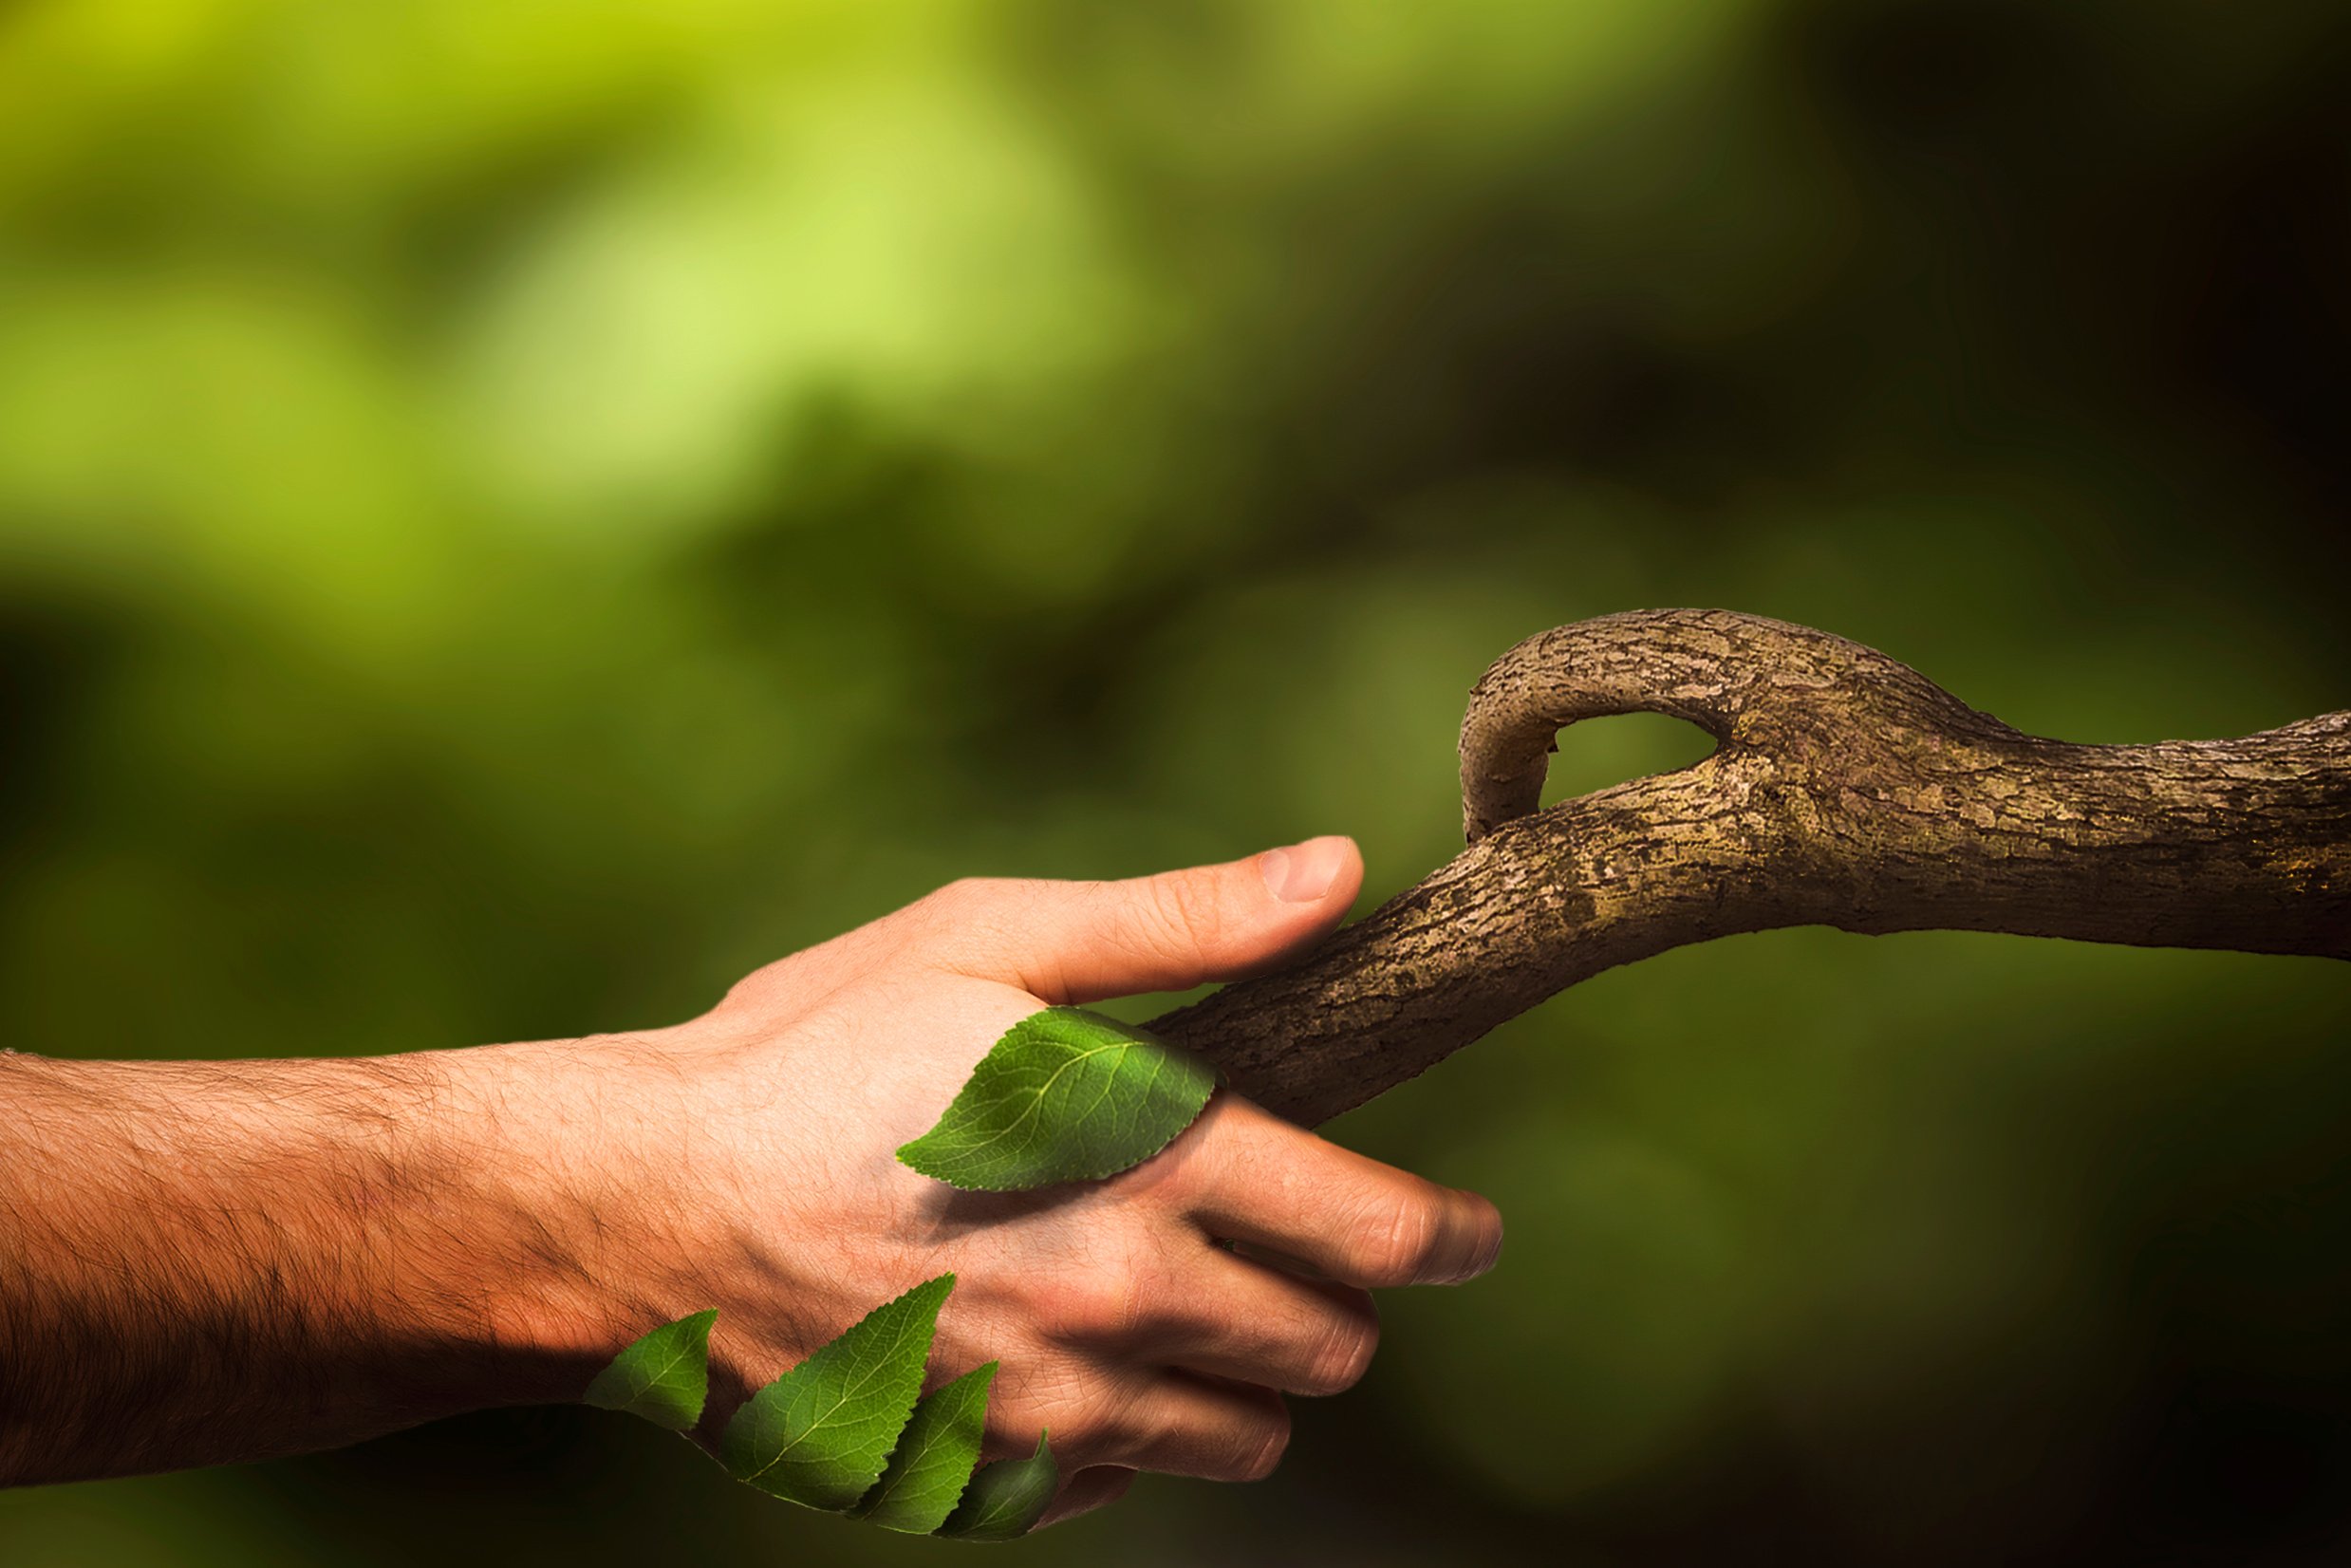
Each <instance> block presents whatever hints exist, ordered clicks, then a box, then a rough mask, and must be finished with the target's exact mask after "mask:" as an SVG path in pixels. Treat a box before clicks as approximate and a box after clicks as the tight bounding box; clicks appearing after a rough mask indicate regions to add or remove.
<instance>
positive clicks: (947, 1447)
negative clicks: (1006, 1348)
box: [849, 1361, 996, 1536]
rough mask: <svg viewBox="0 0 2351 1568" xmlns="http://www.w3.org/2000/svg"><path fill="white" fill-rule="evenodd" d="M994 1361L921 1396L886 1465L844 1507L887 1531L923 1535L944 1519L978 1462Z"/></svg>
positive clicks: (994, 1373)
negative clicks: (854, 1502) (869, 1487)
mask: <svg viewBox="0 0 2351 1568" xmlns="http://www.w3.org/2000/svg"><path fill="white" fill-rule="evenodd" d="M995 1378H996V1363H995V1362H993V1361H991V1362H989V1363H987V1365H985V1366H982V1367H975V1368H974V1369H972V1370H971V1371H970V1372H965V1373H964V1374H963V1375H962V1376H961V1377H959V1378H957V1379H956V1380H955V1381H954V1382H952V1383H950V1384H948V1385H947V1386H946V1387H945V1388H943V1389H940V1390H938V1391H934V1392H932V1393H929V1394H926V1395H924V1399H923V1402H922V1403H921V1404H919V1405H917V1406H915V1407H914V1418H913V1419H912V1420H910V1421H908V1422H907V1423H906V1429H905V1431H904V1432H903V1433H901V1434H900V1435H899V1438H898V1447H897V1449H896V1450H895V1451H894V1452H892V1453H891V1455H890V1456H889V1468H888V1469H886V1470H884V1471H883V1472H882V1479H881V1480H879V1481H877V1482H875V1483H874V1484H873V1490H871V1491H869V1492H868V1493H867V1494H866V1495H865V1496H864V1497H862V1498H860V1499H858V1502H857V1506H856V1507H854V1508H852V1509H850V1510H849V1512H851V1513H852V1514H855V1515H856V1516H857V1517H858V1518H860V1519H864V1520H870V1521H872V1522H874V1523H876V1524H879V1525H881V1526H882V1527H883V1528H884V1529H886V1530H904V1531H905V1532H906V1533H907V1534H909V1535H917V1536H926V1535H929V1534H930V1533H931V1532H932V1531H933V1530H936V1529H938V1528H939V1526H940V1525H942V1524H943V1523H944V1522H946V1518H947V1515H949V1514H950V1513H953V1512H954V1511H955V1503H956V1500H957V1499H959V1498H961V1496H962V1495H963V1487H964V1485H965V1484H966V1483H968V1482H969V1481H970V1480H971V1474H972V1466H973V1465H977V1464H979V1463H980V1426H981V1423H983V1422H984V1421H985V1420H986V1418H987V1414H988V1385H989V1384H990V1383H991V1382H993V1381H994V1380H995Z"/></svg>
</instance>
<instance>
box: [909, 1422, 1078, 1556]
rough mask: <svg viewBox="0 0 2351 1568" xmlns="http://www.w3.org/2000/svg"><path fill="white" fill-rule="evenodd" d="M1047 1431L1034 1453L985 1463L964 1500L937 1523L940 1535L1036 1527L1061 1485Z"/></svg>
mask: <svg viewBox="0 0 2351 1568" xmlns="http://www.w3.org/2000/svg"><path fill="white" fill-rule="evenodd" d="M1045 1438H1046V1434H1045V1433H1043V1432H1039V1433H1037V1434H1036V1452H1035V1453H1033V1454H1031V1455H1030V1456H1029V1457H1028V1458H1026V1459H999V1460H998V1461H997V1462H996V1463H995V1464H993V1465H981V1466H980V1473H979V1474H977V1475H975V1476H973V1477H972V1478H971V1484H970V1485H969V1486H966V1487H965V1488H963V1501H962V1502H961V1503H957V1504H956V1505H955V1512H954V1513H952V1514H949V1515H948V1516H947V1521H946V1522H945V1523H944V1524H942V1525H941V1526H939V1534H941V1535H942V1536H953V1537H956V1538H957V1539H959V1540H1013V1539H1014V1538H1015V1537H1017V1536H1025V1535H1027V1534H1028V1533H1029V1532H1030V1531H1031V1530H1033V1529H1035V1528H1036V1521H1038V1520H1040V1519H1042V1518H1044V1517H1045V1510H1046V1509H1047V1508H1049V1507H1051V1506H1052V1505H1053V1498H1054V1490H1055V1489H1056V1488H1058V1487H1059V1486H1060V1484H1061V1466H1060V1465H1056V1464H1054V1457H1053V1448H1052V1447H1050V1446H1049V1445H1048V1444H1047V1443H1046V1441H1045Z"/></svg>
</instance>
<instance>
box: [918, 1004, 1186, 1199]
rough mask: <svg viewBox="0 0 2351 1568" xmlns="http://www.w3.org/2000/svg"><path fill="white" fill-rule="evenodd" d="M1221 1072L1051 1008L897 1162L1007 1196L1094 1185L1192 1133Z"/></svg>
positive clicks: (979, 1072)
mask: <svg viewBox="0 0 2351 1568" xmlns="http://www.w3.org/2000/svg"><path fill="white" fill-rule="evenodd" d="M1214 1088H1216V1070H1215V1069H1214V1068H1212V1067H1210V1066H1209V1065H1208V1064H1207V1062H1205V1061H1203V1059H1201V1058H1200V1057H1199V1056H1196V1055H1192V1054H1191V1053H1190V1052H1188V1051H1185V1050H1182V1049H1180V1048H1179V1047H1176V1046H1172V1045H1169V1044H1167V1043H1166V1041H1165V1040H1160V1039H1154V1038H1153V1037H1152V1036H1149V1035H1147V1034H1145V1033H1144V1032H1143V1031H1142V1030H1140V1029H1137V1028H1134V1027H1133V1026H1132V1025H1130V1024H1124V1023H1121V1022H1119V1021H1118V1020H1117V1019H1116V1018H1108V1017H1103V1016H1102V1015H1101V1014H1099V1013H1089V1012H1087V1011H1086V1010H1085V1009H1083V1008H1078V1007H1048V1008H1046V1009H1045V1010H1044V1011H1043V1012H1041V1013H1032V1014H1030V1015H1029V1016H1028V1017H1025V1018H1022V1019H1021V1020H1020V1021H1019V1022H1018V1023H1016V1024H1014V1025H1013V1026H1012V1027H1011V1028H1010V1029H1008V1030H1006V1031H1005V1032H1004V1037H1003V1038H1001V1039H999V1040H998V1041H997V1042H996V1044H995V1046H994V1047H993V1048H992V1049H990V1051H989V1052H988V1054H987V1055H985V1056H983V1057H981V1058H980V1065H979V1066H978V1067H976V1068H974V1069H973V1070H972V1075H971V1077H970V1079H969V1080H968V1081H967V1082H965V1083H964V1085H963V1087H962V1090H961V1092H959V1093H958V1094H957V1095H956V1096H955V1100H954V1103H953V1104H951V1105H949V1106H948V1107H947V1110H946V1114H944V1115H943V1116H941V1117H940V1118H939V1125H938V1126H937V1127H934V1128H932V1129H930V1130H929V1131H928V1132H925V1133H924V1134H923V1135H922V1136H921V1137H920V1138H917V1139H915V1140H914V1141H913V1142H912V1143H910V1144H908V1145H906V1146H905V1148H901V1149H900V1150H899V1151H898V1158H899V1159H901V1160H903V1161H905V1163H906V1164H907V1165H910V1166H912V1167H914V1168H915V1169H917V1170H919V1171H921V1172H922V1173H923V1174H924V1175H925V1176H935V1177H937V1178H938V1179H939V1180H940V1181H942V1182H945V1183H948V1184H949V1185H954V1186H959V1187H969V1188H978V1189H980V1190H982V1191H988V1192H1004V1191H1010V1190H1013V1189H1015V1188H1020V1187H1034V1186H1045V1185H1049V1184H1051V1183H1054V1182H1080V1181H1098V1180H1100V1179H1101V1178H1103V1177H1105V1176H1114V1175H1116V1174H1117V1173H1118V1172H1120V1171H1122V1170H1125V1169H1127V1168H1128V1167H1129V1166H1137V1165H1141V1164H1142V1163H1143V1162H1144V1161H1146V1160H1148V1159H1149V1158H1150V1157H1151V1156H1152V1155H1154V1154H1156V1153H1158V1152H1159V1151H1160V1150H1161V1149H1163V1148H1166V1147H1167V1145H1168V1144H1169V1143H1171V1142H1173V1141H1174V1139H1175V1136H1176V1134H1177V1133H1179V1132H1181V1131H1183V1130H1184V1129H1185V1128H1187V1127H1189V1126H1191V1125H1192V1121H1193V1118H1195V1117H1197V1116H1198V1115H1199V1114H1200V1108H1201V1107H1202V1106H1203V1105H1206V1104H1207V1103H1208V1093H1209V1091H1211V1090H1213V1089H1214Z"/></svg>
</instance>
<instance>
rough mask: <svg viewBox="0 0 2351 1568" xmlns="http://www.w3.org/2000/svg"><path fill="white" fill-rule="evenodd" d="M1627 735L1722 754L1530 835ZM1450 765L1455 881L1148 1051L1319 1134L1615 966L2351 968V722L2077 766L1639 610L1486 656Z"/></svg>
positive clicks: (1410, 898) (1876, 683) (1797, 649)
mask: <svg viewBox="0 0 2351 1568" xmlns="http://www.w3.org/2000/svg"><path fill="white" fill-rule="evenodd" d="M1635 712H1652V713H1661V714H1666V715H1669V716H1670V717H1672V718H1675V719H1683V720H1686V721H1687V722H1689V723H1692V724H1696V725H1697V726H1699V727H1700V728H1701V729H1704V730H1705V731H1707V733H1708V734H1709V735H1711V736H1713V737H1715V741H1716V750H1715V752H1714V754H1713V755H1712V756H1708V757H1707V758H1706V759H1704V760H1703V761H1700V762H1698V763H1695V764H1693V765H1692V766H1690V767H1688V768H1685V769H1682V770H1680V771H1678V772H1675V773H1670V774H1663V775H1657V776H1654V777H1651V778H1637V779H1633V781H1631V782H1630V783H1626V784H1620V785H1617V786H1615V787H1614V788H1613V789H1608V790H1602V791H1599V792H1597V793H1593V794H1588V795H1581V796H1578V797H1577V798H1575V799H1572V800H1565V801H1561V802H1560V803H1558V805H1556V806H1552V807H1550V808H1548V809H1546V810H1539V809H1538V808H1539V803H1540V801H1541V797H1542V786H1543V777H1544V774H1545V772H1546V769H1547V758H1548V756H1549V753H1550V752H1551V751H1552V750H1553V749H1554V746H1555V737H1556V736H1557V734H1558V730H1559V729H1560V728H1561V727H1562V726H1563V725H1567V724H1572V723H1574V722H1576V721H1577V719H1593V718H1598V717H1601V716H1604V715H1610V714H1620V713H1635ZM1461 761H1462V807H1463V821H1464V828H1465V832H1466V836H1467V837H1468V840H1469V845H1468V848H1467V849H1465V850H1464V851H1463V852H1462V853H1461V854H1460V855H1458V856H1457V857H1455V858H1454V859H1453V860H1452V861H1451V862H1449V863H1448V864H1446V865H1445V866H1442V867H1439V868H1437V869H1436V870H1435V871H1432V872H1431V873H1429V875H1428V876H1427V877H1426V878H1424V879H1423V880H1422V881H1421V882H1419V883H1418V884H1416V885H1415V886H1413V887H1409V888H1408V889H1406V890H1405V891H1404V892H1402V893H1400V894H1398V895H1397V896H1396V897H1395V898H1393V899H1390V901H1389V902H1388V903H1386V904H1384V905H1381V906H1380V907H1379V908H1377V909H1375V910H1373V911H1372V912H1371V915H1370V916H1368V917H1367V918H1365V919H1364V920H1362V921H1360V922H1358V923H1356V924H1353V925H1349V926H1345V927H1342V928H1341V929H1340V930H1338V931H1335V932H1334V933H1333V934H1332V935H1331V936H1330V937H1329V938H1328V939H1326V940H1325V941H1324V943H1322V944H1321V945H1320V946H1319V947H1318V948H1316V949H1315V951H1314V952H1313V953H1312V954H1310V955H1309V956H1308V957H1307V958H1306V959H1305V960H1304V961H1302V962H1300V963H1298V964H1297V965H1295V966H1294V967H1291V968H1289V969H1284V970H1280V971H1277V972H1275V973H1272V974H1268V975H1262V976H1259V977H1257V978H1256V979H1253V980H1243V981H1241V982H1239V983H1236V984H1233V985H1229V986H1226V987H1225V988H1224V989H1223V990H1222V991H1219V992H1217V993H1215V994H1214V995H1212V996H1210V997H1208V998H1207V999H1204V1000H1203V1001H1200V1002H1196V1003H1194V1004H1193V1005H1191V1006H1189V1007H1186V1008H1183V1009H1180V1010H1178V1011H1177V1012H1174V1013H1171V1014H1168V1015H1166V1017H1161V1018H1159V1019H1157V1020H1155V1021H1154V1022H1153V1023H1152V1024H1151V1025H1150V1028H1151V1030H1152V1031H1153V1032H1154V1033H1156V1034H1159V1035H1161V1036H1165V1037H1166V1038H1169V1039H1172V1040H1175V1041H1177V1042H1179V1043H1181V1044H1184V1045H1187V1046H1190V1047H1192V1048H1193V1049H1195V1050H1199V1051H1201V1052H1203V1053H1204V1054H1206V1055H1209V1056H1210V1057H1212V1058H1214V1059H1215V1060H1217V1061H1218V1062H1219V1063H1220V1065H1222V1067H1223V1068H1224V1069H1225V1071H1226V1072H1227V1073H1229V1074H1230V1075H1231V1077H1232V1078H1233V1080H1234V1081H1235V1082H1236V1083H1237V1084H1238V1085H1239V1086H1240V1087H1241V1088H1242V1089H1243V1090H1245V1091H1246V1092H1249V1093H1251V1094H1252V1095H1254V1096H1255V1097H1257V1098H1258V1099H1259V1100H1260V1101H1262V1102H1263V1103H1264V1104H1266V1105H1268V1106H1270V1107H1271V1108H1272V1109H1274V1110H1276V1111H1280V1112H1282V1113H1283V1114H1285V1115H1288V1116H1291V1117H1294V1118H1296V1119H1298V1120H1301V1121H1306V1122H1315V1121H1320V1120H1322V1119H1324V1118H1325V1117H1328V1116H1333V1115H1335V1114H1337V1113H1338V1112H1339V1111H1344V1110H1347V1109H1348V1108H1349V1107H1351V1106H1354V1105H1359V1104H1361V1103H1362V1102H1363V1101H1365V1100H1368V1099H1370V1098H1371V1097H1372V1096H1373V1095H1375V1094H1378V1093H1381V1092H1384V1091H1386V1090H1388V1089H1390V1088H1391V1087H1393V1086H1394V1085H1396V1084H1398V1083H1401V1082H1403V1081H1404V1080H1405V1079H1407V1078H1409V1077H1411V1076H1413V1075H1414V1074H1415V1073H1420V1072H1422V1071H1424V1070H1426V1069H1427V1067H1429V1066H1431V1065H1432V1064H1434V1063H1435V1062H1437V1061H1439V1060H1441V1059H1443V1058H1444V1057H1445V1056H1446V1055H1448V1054H1450V1053H1451V1052H1453V1051H1455V1050H1457V1049H1459V1048H1460V1047H1462V1046H1464V1045H1466V1044H1467V1043H1469V1042H1470V1041H1471V1040H1474V1039H1476V1038H1478V1037H1479V1036H1482V1035H1483V1034H1485V1033H1486V1032H1487V1031H1488V1030H1491V1029H1492V1028H1494V1027H1495V1026H1496V1025H1498V1024H1500V1023H1502V1022H1503V1021H1504V1020H1505V1019H1508V1018H1510V1017H1514V1016H1516V1015H1517V1014H1519V1013H1521V1012H1523V1011H1525V1010H1526V1009H1527V1008H1529V1007H1532V1006H1534V1005H1535V1004H1536V1003H1538V1002H1539V1001H1541V1000H1542V999H1544V998H1546V997H1549V996H1551V995H1553V994H1555V993H1557V992H1558V991H1561V990H1564V989H1565V988H1566V987H1568V986H1571V985H1574V984H1576V983H1577V981H1579V980H1587V979H1589V978H1590V977H1592V976H1593V975H1595V974H1598V973H1599V972H1601V971H1602V970H1604V969H1609V968H1613V967H1614V966H1615V965H1617V964H1621V963H1630V962H1633V961H1637V960H1639V959H1644V958H1648V957H1651V955H1653V954H1657V953H1661V952H1664V951H1666V950H1667V949H1669V948H1673V947H1679V946H1684V945H1686V944H1688V943H1697V942H1705V941H1707V940H1710V939H1712V938H1715V937H1720V936H1728V935H1732V934H1734V933H1738V932H1743V931H1761V930H1766V929H1769V928H1772V927H1775V926H1782V925H1801V924H1821V925H1833V926H1837V927H1838V928H1840V929H1843V930H1847V931H1857V932H1867V933H1878V932H1887V931H1906V930H1921V929H1926V928H1930V927H1940V928H1945V929H1957V930H1976V931H2013V932H2019V933H2024V934H2028V935H2035V936H2057V937H2071V938H2075V939H2077V940H2080V941H2087V942H2113V943H2131V944H2134V945H2138V946H2182V947H2230V948H2238V949H2242V950H2245V951H2248V952H2261V953H2304V954H2314V955H2322V956H2326V957H2332V958H2351V713H2338V714H2330V715H2325V716H2323V717H2321V718H2318V719H2305V720H2304V721H2303V722H2301V723H2298V724H2289V725H2287V726H2286V727H2285V728H2283V729H2277V730H2271V731H2267V732H2266V733H2264V734H2261V735H2255V736H2249V737H2245V738H2243V739H2239V740H2190V741H2182V740H2172V741H2162V742H2158V743H2156V744H2154V745H2145V746H2077V745H2068V744H2066V743H2064V742H2062V741H2056V740H2045V739H2042V738H2039V737H2033V736H2028V735H2024V734H2022V733H2020V732H2018V731H2016V730H2014V729H2011V728H2009V727H2008V726H2007V725H2006V724H2004V723H2002V722H2001V721H2000V720H1998V719H1994V718H1992V717H1990V716H1989V715H1987V714H1983V713H1978V712H1977V711H1976V710H1974V709H1973V708H1970V707H1968V705H1967V704H1966V703H1964V702H1962V701H1960V700H1958V699H1957V698H1955V697H1953V696H1951V695H1950V693H1949V692H1946V691H1944V690H1943V689H1942V688H1941V687H1939V686H1937V685H1935V684H1934V683H1933V682H1932V681H1929V680H1927V679H1926V678H1925V677H1924V676H1922V675H1920V674H1918V673H1917V672H1916V671H1915V670H1913V669H1911V668H1909V667H1908V666H1907V665H1904V664H1901V663H1896V662H1895V661H1894V660H1892V659H1889V658H1887V657H1886V656H1885V655H1884V654H1881V653H1878V652H1876V651H1875V650H1874V649H1871V648H1867V647H1863V646H1862V645H1861V644H1857V643H1852V642H1848V641H1846V640H1845V639H1844V638H1841V637H1833V636H1831V635H1829V634H1828V633H1826V632H1820V631H1815V630H1812V629H1811V628H1809V627H1805V626H1796V625H1788V624H1786V623H1785V622H1780V621H1768V620H1764V619H1763V618H1762V617H1760V616H1752V615H1739V614H1734V613H1732V612H1730V611H1727V610H1644V611H1639V612H1635V613H1632V614H1626V615H1611V616H1604V617H1602V618H1600V619H1598V620H1595V621H1586V622H1581V623H1579V624H1577V625H1571V626H1562V627H1559V628H1558V629H1557V630H1554V631H1547V632H1544V633H1542V634H1541V635H1539V636H1537V637H1532V638H1529V639H1527V640H1526V641H1525V642H1523V643H1521V644H1519V645H1518V646H1516V647H1514V648H1512V649H1511V650H1510V651H1509V652H1507V653H1505V654H1503V655H1502V658H1501V659H1499V660H1497V661H1496V662H1495V663H1494V665H1493V666H1492V667H1491V668H1490V669H1488V670H1487V671H1486V673H1485V676H1484V678H1483V679H1482V680H1481V681H1479V682H1478V683H1477V685H1476V686H1475V687H1474V688H1473V689H1472V691H1471V693H1470V703H1469V711H1468V714H1467V716H1466V717H1465V719H1464V720H1463V725H1462V737H1461Z"/></svg>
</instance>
